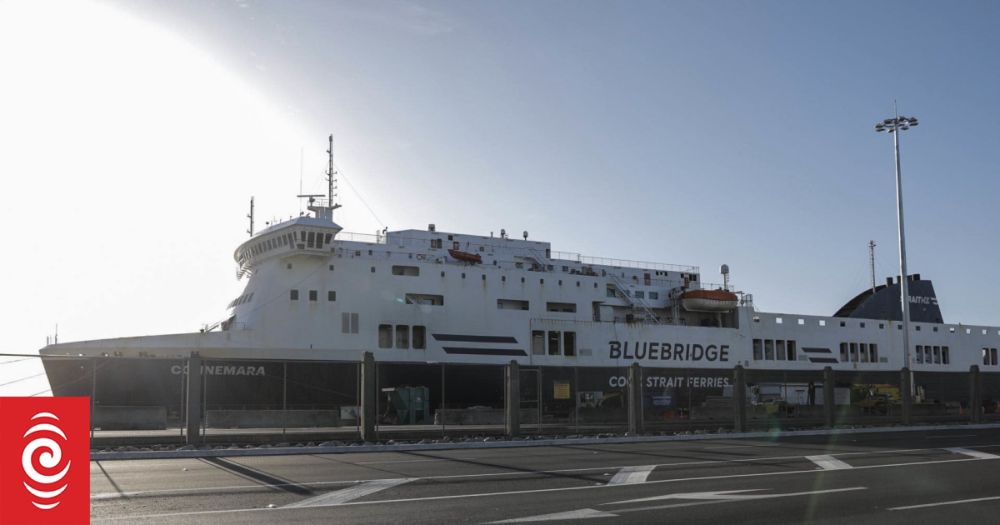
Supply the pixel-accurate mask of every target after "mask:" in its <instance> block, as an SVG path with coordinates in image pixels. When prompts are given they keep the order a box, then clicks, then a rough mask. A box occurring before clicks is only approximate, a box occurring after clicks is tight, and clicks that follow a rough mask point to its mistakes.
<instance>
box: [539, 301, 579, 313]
mask: <svg viewBox="0 0 1000 525" xmlns="http://www.w3.org/2000/svg"><path fill="white" fill-rule="evenodd" d="M545 311H546V312H562V313H576V303H545Z"/></svg>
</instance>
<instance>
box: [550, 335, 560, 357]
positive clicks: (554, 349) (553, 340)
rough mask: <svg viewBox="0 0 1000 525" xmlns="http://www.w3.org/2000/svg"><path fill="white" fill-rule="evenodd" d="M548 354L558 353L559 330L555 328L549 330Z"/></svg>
mask: <svg viewBox="0 0 1000 525" xmlns="http://www.w3.org/2000/svg"><path fill="white" fill-rule="evenodd" d="M549 355H559V332H558V331H557V330H552V331H550V332H549Z"/></svg>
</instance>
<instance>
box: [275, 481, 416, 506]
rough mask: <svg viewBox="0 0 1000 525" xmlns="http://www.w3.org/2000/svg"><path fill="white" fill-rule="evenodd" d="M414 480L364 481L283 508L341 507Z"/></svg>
mask: <svg viewBox="0 0 1000 525" xmlns="http://www.w3.org/2000/svg"><path fill="white" fill-rule="evenodd" d="M415 479H418V478H397V479H376V480H373V481H366V482H364V483H359V484H357V485H355V486H353V487H348V488H346V489H340V490H335V491H333V492H327V493H326V494H320V495H319V496H315V497H312V498H307V499H304V500H302V501H296V502H295V503H290V504H288V505H285V506H284V508H286V509H290V508H299V507H331V506H334V505H343V504H344V503H347V502H349V501H354V500H356V499H358V498H362V497H364V496H368V495H370V494H374V493H376V492H380V491H383V490H385V489H391V488H392V487H396V486H399V485H402V484H403V483H407V482H410V481H413V480H415Z"/></svg>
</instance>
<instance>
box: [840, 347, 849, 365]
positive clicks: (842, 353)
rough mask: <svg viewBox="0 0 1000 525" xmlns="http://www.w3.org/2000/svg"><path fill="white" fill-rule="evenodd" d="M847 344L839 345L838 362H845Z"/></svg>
mask: <svg viewBox="0 0 1000 525" xmlns="http://www.w3.org/2000/svg"><path fill="white" fill-rule="evenodd" d="M847 360H848V359H847V343H840V362H841V363H846V362H847Z"/></svg>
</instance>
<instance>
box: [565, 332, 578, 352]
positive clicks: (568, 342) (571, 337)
mask: <svg viewBox="0 0 1000 525" xmlns="http://www.w3.org/2000/svg"><path fill="white" fill-rule="evenodd" d="M563 354H564V355H567V356H575V355H576V332H563Z"/></svg>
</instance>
